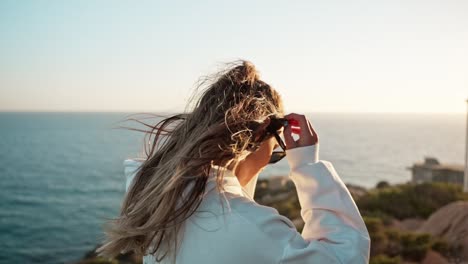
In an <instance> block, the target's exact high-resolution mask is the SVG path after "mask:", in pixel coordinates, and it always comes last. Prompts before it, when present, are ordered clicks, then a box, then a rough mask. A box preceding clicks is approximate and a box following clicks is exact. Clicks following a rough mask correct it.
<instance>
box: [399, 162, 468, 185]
mask: <svg viewBox="0 0 468 264" xmlns="http://www.w3.org/2000/svg"><path fill="white" fill-rule="evenodd" d="M407 169H409V170H411V171H412V173H413V177H412V181H413V182H414V183H422V182H449V183H455V184H460V185H462V186H463V183H464V173H465V170H464V165H463V164H441V163H440V162H439V161H438V160H437V159H436V158H433V157H424V162H416V163H414V164H413V166H412V167H408V168H407Z"/></svg>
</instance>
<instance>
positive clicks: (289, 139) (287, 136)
mask: <svg viewBox="0 0 468 264" xmlns="http://www.w3.org/2000/svg"><path fill="white" fill-rule="evenodd" d="M283 136H284V143H285V144H286V149H292V148H295V147H296V141H294V138H293V136H292V129H291V126H286V127H285V128H284V130H283Z"/></svg>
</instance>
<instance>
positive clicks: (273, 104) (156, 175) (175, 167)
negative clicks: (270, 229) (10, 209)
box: [96, 60, 284, 262]
mask: <svg viewBox="0 0 468 264" xmlns="http://www.w3.org/2000/svg"><path fill="white" fill-rule="evenodd" d="M226 66H227V67H226V68H225V69H223V70H221V71H219V72H217V73H215V74H213V75H211V76H205V77H203V78H201V79H200V80H199V82H198V85H197V88H196V90H195V92H198V91H200V90H201V89H203V91H202V94H201V96H200V97H199V98H198V99H196V100H195V99H194V98H195V97H192V98H191V100H190V101H191V102H192V103H193V102H194V105H193V106H190V105H189V106H188V107H187V109H185V110H184V113H181V114H176V115H172V116H169V117H166V118H164V119H162V121H160V122H158V123H157V124H156V125H154V126H153V125H149V124H146V123H144V122H140V121H139V122H140V123H142V124H144V125H145V126H147V127H149V128H151V130H150V131H144V132H147V133H148V135H150V138H151V135H154V140H153V144H152V146H151V147H150V151H149V152H148V151H147V150H146V145H145V152H146V155H147V158H146V159H145V160H144V161H143V163H142V164H141V166H140V167H139V169H138V171H137V173H136V175H135V177H134V180H133V182H132V184H131V185H130V187H129V190H128V192H127V193H126V195H125V197H124V200H123V203H122V207H121V210H120V215H119V216H118V217H117V218H114V219H112V218H111V219H110V221H108V222H107V223H106V225H107V226H105V234H106V241H105V243H104V244H103V245H102V246H101V247H100V248H98V249H97V250H96V252H97V253H98V254H99V255H100V256H103V257H109V258H112V257H115V256H117V255H118V254H120V253H127V252H130V251H133V252H134V253H135V254H137V255H140V256H142V255H145V254H148V253H150V254H153V255H155V256H156V259H157V261H161V259H163V258H164V257H166V255H167V254H168V253H171V252H172V253H173V257H174V258H173V259H175V255H176V252H177V250H178V247H179V243H178V231H179V230H180V229H181V227H182V223H183V222H184V221H185V220H186V219H187V218H189V217H190V216H191V215H192V214H193V213H194V212H195V210H196V209H197V208H198V207H199V205H200V203H201V202H202V198H203V194H204V192H205V186H206V183H207V180H208V176H209V173H210V169H211V168H212V166H211V165H212V164H213V165H218V166H220V167H227V166H229V165H234V166H235V165H236V164H237V163H238V162H239V161H241V160H243V159H245V158H246V157H247V155H249V154H250V153H252V152H254V151H255V150H257V149H258V147H259V146H260V144H261V142H258V140H256V139H257V138H258V137H257V136H256V135H257V133H258V131H259V130H261V128H262V125H264V124H265V120H266V119H267V118H268V117H269V116H275V117H281V116H284V111H283V105H282V100H281V97H280V95H279V94H278V93H277V92H276V91H275V90H274V89H273V88H272V87H271V86H270V85H268V84H267V83H265V82H263V81H262V80H260V77H259V73H258V72H257V70H256V69H255V66H254V65H253V64H252V63H251V62H249V61H245V60H237V61H234V62H231V63H227V64H226ZM134 130H136V129H134ZM149 141H150V140H149ZM222 177H223V176H222V172H221V170H220V171H218V172H217V174H216V179H217V187H218V189H223V186H221V184H220V183H221V181H222ZM189 185H190V186H191V188H187V187H188V186H189ZM185 193H186V194H185ZM153 243H154V245H153ZM162 251H164V252H162ZM174 262H175V260H174Z"/></svg>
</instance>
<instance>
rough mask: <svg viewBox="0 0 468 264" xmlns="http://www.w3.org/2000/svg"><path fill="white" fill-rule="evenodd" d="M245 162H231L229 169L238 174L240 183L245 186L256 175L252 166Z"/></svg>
mask: <svg viewBox="0 0 468 264" xmlns="http://www.w3.org/2000/svg"><path fill="white" fill-rule="evenodd" d="M246 165H247V164H245V163H244V162H242V161H241V162H239V163H238V164H231V165H229V166H228V167H227V169H229V170H231V171H232V172H233V173H234V175H236V177H237V180H238V181H239V183H240V184H241V185H242V187H244V186H245V185H247V183H248V182H249V181H250V180H251V179H252V178H253V177H254V176H255V173H254V172H253V171H252V170H250V166H246Z"/></svg>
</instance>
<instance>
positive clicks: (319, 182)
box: [280, 143, 370, 264]
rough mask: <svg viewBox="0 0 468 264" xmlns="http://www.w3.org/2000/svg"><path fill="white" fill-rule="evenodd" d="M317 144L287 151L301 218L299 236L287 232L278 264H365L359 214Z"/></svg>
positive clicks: (365, 242) (364, 239)
mask: <svg viewBox="0 0 468 264" xmlns="http://www.w3.org/2000/svg"><path fill="white" fill-rule="evenodd" d="M318 148H319V146H318V143H317V144H316V145H313V146H305V147H298V148H294V149H290V150H287V151H286V153H287V155H286V157H287V158H288V162H289V165H290V167H291V172H290V175H289V177H290V178H291V180H292V181H293V182H294V184H295V186H296V189H297V194H298V198H299V203H300V205H301V216H302V219H303V220H304V222H305V225H304V229H303V231H302V234H299V233H298V232H297V231H295V232H289V235H288V238H287V239H288V242H287V243H286V244H285V246H284V249H283V252H282V257H281V261H280V263H281V264H293V263H294V264H297V263H368V262H369V253H370V238H369V233H368V231H367V228H366V226H365V224H364V221H363V219H362V217H361V215H360V213H359V210H358V208H357V206H356V204H355V202H354V200H353V198H352V197H351V194H350V193H349V191H348V189H347V188H346V186H345V184H344V183H343V182H342V180H341V179H340V177H339V176H338V173H337V172H336V171H335V169H334V167H333V165H332V164H331V163H330V162H329V161H325V160H319V159H318Z"/></svg>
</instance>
